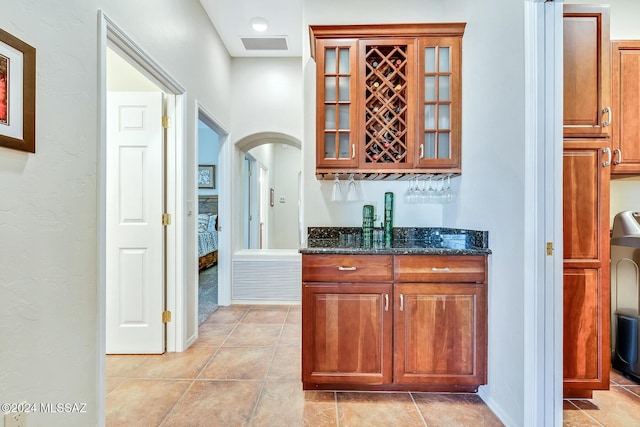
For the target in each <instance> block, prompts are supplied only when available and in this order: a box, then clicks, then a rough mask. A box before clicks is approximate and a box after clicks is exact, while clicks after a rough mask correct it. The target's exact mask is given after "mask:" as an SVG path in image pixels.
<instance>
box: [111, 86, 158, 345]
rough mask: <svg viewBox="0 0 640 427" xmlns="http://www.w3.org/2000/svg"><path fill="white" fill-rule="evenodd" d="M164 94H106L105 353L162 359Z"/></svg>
mask: <svg viewBox="0 0 640 427" xmlns="http://www.w3.org/2000/svg"><path fill="white" fill-rule="evenodd" d="M162 96H163V94H162V93H161V92H109V93H107V153H106V157H107V168H106V169H107V179H106V182H107V184H106V186H107V188H106V194H107V203H106V204H107V212H106V221H107V225H106V231H107V238H106V244H107V248H106V270H107V271H106V282H107V283H106V294H107V295H106V351H107V353H109V354H148V353H163V352H164V323H163V322H162V312H163V311H164V293H165V289H164V253H165V252H164V229H163V227H164V226H163V225H162V213H163V209H164V159H163V157H164V132H163V127H162V112H163V108H162V106H163V100H162Z"/></svg>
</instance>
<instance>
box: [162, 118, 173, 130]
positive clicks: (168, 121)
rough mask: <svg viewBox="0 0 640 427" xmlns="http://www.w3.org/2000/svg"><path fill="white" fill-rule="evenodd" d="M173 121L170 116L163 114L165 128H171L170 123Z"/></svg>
mask: <svg viewBox="0 0 640 427" xmlns="http://www.w3.org/2000/svg"><path fill="white" fill-rule="evenodd" d="M170 123H171V119H170V118H169V116H162V127H163V128H165V129H169V124H170Z"/></svg>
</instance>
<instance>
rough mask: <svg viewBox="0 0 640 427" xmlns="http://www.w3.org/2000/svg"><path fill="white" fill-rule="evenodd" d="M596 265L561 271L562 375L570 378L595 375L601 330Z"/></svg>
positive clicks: (585, 377)
mask: <svg viewBox="0 0 640 427" xmlns="http://www.w3.org/2000/svg"><path fill="white" fill-rule="evenodd" d="M599 276H600V272H599V270H598V269H570V270H565V272H564V336H563V339H564V355H563V356H564V357H563V370H564V376H565V378H571V379H572V380H574V381H580V380H585V379H589V380H593V379H597V378H598V376H599V374H600V368H599V355H600V354H601V353H602V348H601V347H600V343H599V336H600V335H601V334H602V332H603V331H602V330H601V319H602V313H601V310H600V304H599V300H600V298H601V295H600V292H599V282H600V277H599Z"/></svg>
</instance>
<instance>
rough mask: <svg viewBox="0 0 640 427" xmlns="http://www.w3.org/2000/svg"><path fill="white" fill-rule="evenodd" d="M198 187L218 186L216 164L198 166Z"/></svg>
mask: <svg viewBox="0 0 640 427" xmlns="http://www.w3.org/2000/svg"><path fill="white" fill-rule="evenodd" d="M198 188H216V167H215V166H214V165H200V166H198Z"/></svg>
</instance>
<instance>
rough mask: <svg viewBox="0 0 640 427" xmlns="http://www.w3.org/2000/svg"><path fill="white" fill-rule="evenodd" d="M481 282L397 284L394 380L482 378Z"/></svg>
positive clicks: (483, 323) (479, 381) (443, 381)
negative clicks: (476, 283)
mask: <svg viewBox="0 0 640 427" xmlns="http://www.w3.org/2000/svg"><path fill="white" fill-rule="evenodd" d="M485 308H486V299H485V294H484V285H483V284H478V285H475V284H461V283H458V284H455V285H454V284H437V283H433V284H432V283H428V284H427V283H420V284H416V283H414V284H401V285H396V296H395V325H396V329H395V340H396V342H395V356H394V361H395V367H394V381H395V382H396V383H399V384H410V383H429V384H458V385H463V384H464V385H480V384H484V383H485V382H486V353H485V350H483V349H484V348H485V346H486V335H485V333H486V316H485V315H483V313H484V312H485V311H484V310H485Z"/></svg>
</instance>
